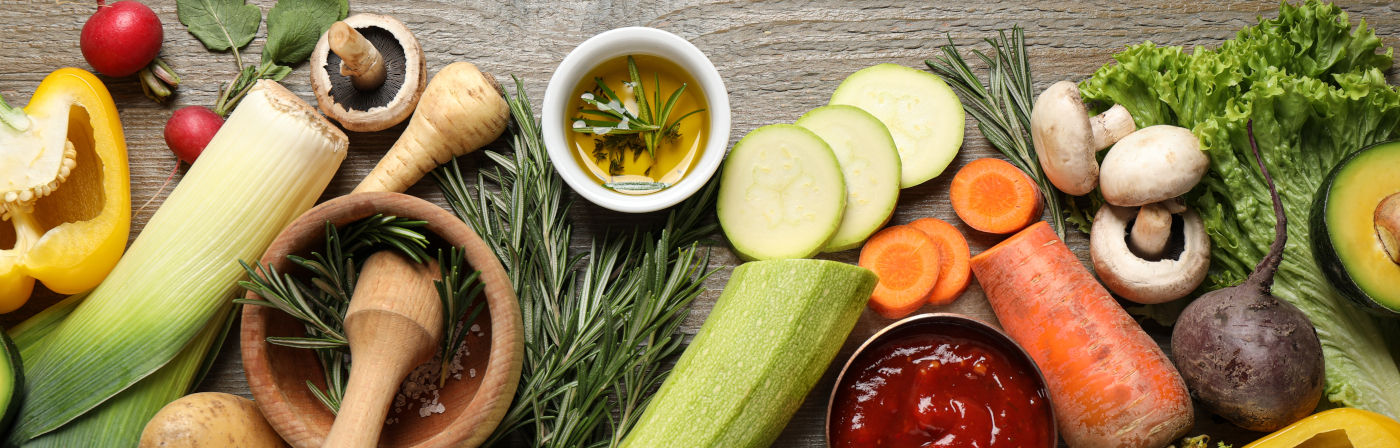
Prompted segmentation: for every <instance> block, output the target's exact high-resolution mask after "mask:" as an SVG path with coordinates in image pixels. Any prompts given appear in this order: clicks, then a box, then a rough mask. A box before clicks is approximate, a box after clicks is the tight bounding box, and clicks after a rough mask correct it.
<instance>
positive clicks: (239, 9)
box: [175, 0, 262, 51]
mask: <svg viewBox="0 0 1400 448" xmlns="http://www.w3.org/2000/svg"><path fill="white" fill-rule="evenodd" d="M243 1H244V0H178V1H177V2H175V11H176V14H177V15H179V17H180V23H183V24H185V26H186V27H189V30H190V34H193V35H194V37H196V38H198V39H199V41H200V42H201V43H203V44H204V47H205V48H208V49H210V50H214V51H226V50H230V49H238V48H243V47H244V46H247V45H248V43H249V42H252V41H253V36H254V35H256V34H257V33H258V24H260V23H262V10H260V9H258V7H257V5H249V4H245V3H243Z"/></svg>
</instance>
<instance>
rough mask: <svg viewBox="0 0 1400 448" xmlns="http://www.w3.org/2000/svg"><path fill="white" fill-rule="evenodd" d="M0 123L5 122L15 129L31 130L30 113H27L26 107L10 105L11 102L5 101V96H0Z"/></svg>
mask: <svg viewBox="0 0 1400 448" xmlns="http://www.w3.org/2000/svg"><path fill="white" fill-rule="evenodd" d="M0 123H5V125H7V126H9V127H10V129H13V130H15V131H19V132H24V131H27V130H29V115H25V113H24V109H20V108H18V107H10V103H6V102H5V97H3V96H0Z"/></svg>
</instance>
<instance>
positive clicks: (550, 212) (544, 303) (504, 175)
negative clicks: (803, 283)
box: [433, 78, 718, 447]
mask: <svg viewBox="0 0 1400 448" xmlns="http://www.w3.org/2000/svg"><path fill="white" fill-rule="evenodd" d="M524 90H525V89H524V86H523V83H522V82H521V81H520V80H519V79H518V78H517V79H516V92H517V93H516V95H515V96H514V97H508V98H507V101H508V102H509V104H510V108H511V114H512V116H513V117H514V119H515V120H514V121H515V136H514V139H513V141H512V145H511V146H512V149H513V150H514V151H513V152H512V153H510V154H501V153H496V152H491V151H487V152H486V153H485V154H486V156H487V157H488V158H490V159H492V160H493V161H495V162H496V165H497V166H496V167H495V168H494V169H482V170H480V171H479V172H478V173H477V176H476V182H475V187H469V183H468V182H467V179H466V177H465V176H464V174H463V173H462V170H461V168H460V166H458V164H457V163H455V162H452V163H448V164H447V165H445V166H443V167H441V168H439V169H437V170H435V171H434V172H433V177H434V178H436V179H437V182H438V185H439V186H441V188H442V190H443V194H444V195H445V196H446V198H447V202H448V204H449V205H451V207H452V209H453V211H454V212H456V213H457V216H459V217H461V218H462V220H463V221H466V222H467V223H468V224H470V225H471V226H472V228H473V229H475V230H476V231H477V233H478V234H480V235H481V237H482V239H483V240H485V241H486V243H487V245H488V246H490V247H491V249H492V250H493V251H494V252H495V254H496V256H497V257H498V258H500V260H501V264H502V265H504V266H505V268H506V274H507V275H508V276H509V277H510V280H511V283H512V285H513V286H514V287H515V291H516V294H517V295H518V296H519V300H520V308H521V312H522V314H523V316H524V323H525V325H524V327H525V330H524V333H525V360H524V365H523V368H522V371H521V383H520V386H519V388H517V389H516V394H515V400H514V401H513V402H512V403H511V406H510V409H509V410H508V411H507V412H506V415H505V418H504V420H502V422H501V424H500V426H497V428H496V431H495V432H494V433H493V434H492V435H491V437H490V438H488V439H487V442H486V444H485V445H484V446H493V445H498V444H501V443H502V441H503V440H505V439H506V438H507V437H508V436H510V435H512V434H518V435H520V436H522V437H524V438H525V439H526V440H527V441H528V442H529V443H530V446H535V447H608V446H616V445H617V444H618V443H619V442H620V441H621V440H622V438H623V437H625V436H626V434H627V432H628V431H629V430H630V429H631V428H632V426H633V425H634V424H635V423H636V421H637V419H638V418H640V416H641V414H642V410H643V409H644V408H645V407H646V404H647V402H648V400H649V399H650V395H651V391H652V390H653V389H654V388H655V387H656V386H657V385H659V384H660V383H661V381H662V380H663V379H664V378H665V376H666V374H667V373H668V372H669V369H668V368H667V367H666V363H665V361H666V360H667V359H668V358H670V357H671V356H674V355H677V354H679V353H680V350H681V348H682V345H681V343H682V336H681V335H680V334H679V333H678V332H677V330H678V328H679V326H680V324H681V322H682V321H684V320H685V317H686V315H687V314H688V307H689V304H690V302H691V301H692V300H694V299H695V297H697V296H699V294H700V293H701V292H702V291H703V288H702V287H701V283H702V282H704V280H705V279H706V278H708V276H709V275H710V274H711V272H712V271H711V270H709V269H708V265H709V257H708V255H701V251H700V250H699V249H698V248H697V247H696V246H695V244H694V242H695V241H696V240H698V239H699V238H700V237H702V236H704V235H708V234H710V233H712V232H713V231H714V230H715V226H714V225H713V224H705V223H702V219H703V218H704V217H705V216H706V215H708V214H709V213H712V210H713V205H714V200H715V194H716V191H717V185H718V183H717V182H715V181H712V182H710V184H709V185H707V186H706V187H705V188H704V189H703V190H702V191H701V192H700V193H697V194H696V195H695V196H692V197H691V198H690V199H688V200H686V202H684V203H682V204H681V205H680V206H678V207H677V208H676V209H674V210H672V211H671V214H670V216H669V218H668V220H667V222H666V226H665V227H664V228H662V229H661V230H660V232H659V233H651V232H643V231H634V232H629V233H624V234H622V235H615V236H613V237H609V238H597V239H594V241H593V242H592V244H590V246H589V249H588V251H587V253H585V254H570V253H569V242H570V239H571V237H572V227H571V226H570V224H569V221H568V219H567V213H568V209H569V203H568V202H567V201H566V200H565V195H566V194H567V191H566V190H565V187H564V183H563V180H562V179H561V178H560V177H559V174H558V173H557V172H556V171H555V170H554V167H553V165H552V163H551V162H550V160H549V156H548V155H547V154H546V153H545V149H544V144H543V141H542V137H541V134H540V131H539V124H538V122H537V121H535V117H534V114H533V112H532V111H531V110H530V101H529V99H528V98H527V97H526V96H525V93H524ZM489 184H494V185H495V186H496V187H499V188H486V187H484V186H486V185H489Z"/></svg>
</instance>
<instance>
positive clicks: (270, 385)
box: [240, 193, 525, 448]
mask: <svg viewBox="0 0 1400 448" xmlns="http://www.w3.org/2000/svg"><path fill="white" fill-rule="evenodd" d="M376 214H383V215H385V216H398V217H402V218H410V219H416V220H424V221H427V222H428V225H427V226H426V227H425V228H426V229H427V230H428V231H429V232H430V233H431V234H429V239H430V240H434V241H436V242H445V243H448V244H451V245H453V246H458V247H464V248H466V253H467V263H468V264H470V265H471V267H472V268H474V269H477V270H480V271H481V277H480V279H481V281H482V282H483V283H484V284H485V286H484V288H483V291H484V292H483V295H482V296H481V297H484V298H485V300H486V303H487V310H486V311H484V312H482V313H481V316H480V317H479V318H478V319H477V322H476V324H478V325H480V331H481V332H484V333H486V334H485V335H484V336H481V337H478V336H477V335H476V334H475V332H473V333H472V334H470V335H468V336H467V337H466V345H467V350H468V351H469V353H470V355H468V356H464V357H463V360H462V366H463V370H462V372H461V374H462V378H461V379H460V380H458V379H451V378H449V379H448V380H447V386H446V387H444V388H443V389H442V390H440V391H439V393H440V398H439V400H438V401H439V403H442V404H443V405H444V407H446V410H445V411H444V412H443V413H441V414H431V415H429V416H428V417H422V418H420V417H419V416H418V410H419V407H418V405H421V403H416V404H414V406H413V408H412V410H409V409H408V406H404V409H403V410H402V412H395V411H394V409H393V408H390V409H389V418H390V419H393V418H398V419H399V421H398V422H396V423H394V424H392V425H387V426H385V427H384V432H383V433H382V434H381V435H380V438H379V446H381V447H449V446H452V447H455V446H462V447H476V446H479V445H480V444H481V443H482V442H484V441H485V440H486V438H487V437H489V436H490V435H491V432H492V431H494V430H495V429H496V426H497V425H499V424H500V422H501V419H502V418H504V417H505V414H506V411H507V409H508V408H509V407H510V403H511V400H512V399H513V398H514V396H515V388H516V386H517V385H518V384H519V382H520V366H521V362H522V359H523V356H524V350H525V345H524V335H523V333H522V331H523V328H524V327H523V326H522V325H523V324H522V322H521V317H520V304H519V302H518V301H517V299H516V296H515V291H514V290H513V289H512V288H511V284H510V279H509V278H508V277H506V272H505V269H504V268H502V267H501V263H500V261H499V260H497V259H496V256H495V255H494V254H493V253H492V252H491V250H490V248H488V247H487V246H486V243H485V242H483V241H482V240H481V237H479V236H477V234H476V232H475V231H473V230H472V229H471V228H470V227H468V226H467V225H466V224H465V223H463V222H462V221H461V220H460V219H458V218H457V217H456V216H454V215H453V214H451V213H448V212H447V211H446V210H443V209H442V208H441V207H438V206H436V205H433V204H431V203H429V202H427V201H424V200H422V199H419V198H416V197H413V196H408V195H404V194H399V193H359V194H352V195H349V196H342V197H339V198H335V199H332V200H330V201H326V202H325V203H323V204H321V205H318V206H316V207H315V208H312V209H311V210H309V211H307V212H306V213H304V214H302V215H301V217H299V218H297V220H296V221H295V222H292V224H291V225H290V226H287V228H286V229H284V230H283V231H282V233H281V234H279V235H278V236H277V239H276V240H274V241H273V242H272V245H271V246H270V247H269V248H268V249H267V252H266V253H264V254H263V257H262V260H260V261H261V262H262V263H270V264H272V266H273V267H274V268H276V269H277V271H278V272H281V273H291V274H292V275H299V274H306V272H305V270H304V269H303V268H301V267H300V266H297V265H295V264H294V263H292V262H291V261H290V260H288V259H287V255H288V254H297V255H301V256H310V253H311V252H313V251H314V252H322V253H324V251H325V242H326V235H325V222H326V221H330V222H331V223H333V224H335V225H336V226H337V227H341V228H343V226H344V225H346V224H349V223H351V222H354V221H357V220H360V219H363V218H368V217H370V216H374V215H376ZM432 234H435V235H432ZM430 253H433V254H435V253H436V252H435V251H430ZM247 297H248V298H249V299H258V298H259V297H257V296H256V295H254V294H253V293H251V292H250V293H248V295H247ZM472 324H473V323H470V322H469V323H465V324H464V325H465V327H466V329H468V330H469V329H470V328H471V325H472ZM268 336H298V337H299V336H305V327H304V326H303V325H302V323H301V322H300V321H298V320H296V319H295V318H293V317H291V316H290V315H288V314H287V313H284V312H282V311H281V310H278V309H275V308H268V307H262V306H244V307H243V328H242V334H241V336H240V337H241V340H242V347H243V370H244V372H245V374H246V375H247V376H248V387H249V388H250V389H252V391H253V398H254V399H255V400H256V402H257V404H258V408H259V409H261V410H262V413H263V415H264V416H265V417H267V421H268V423H271V424H272V427H273V428H276V429H277V432H278V433H280V434H281V435H282V438H284V439H286V440H287V442H288V443H290V444H291V445H292V446H295V447H299V448H318V447H320V446H321V444H322V443H323V442H324V441H325V439H326V435H327V434H328V433H329V432H330V429H331V423H332V422H333V421H334V419H335V416H334V415H333V414H331V412H330V411H329V410H327V409H326V408H325V406H323V405H322V404H321V402H320V401H319V400H317V399H316V397H315V396H314V395H312V393H311V391H310V390H309V389H308V388H307V386H306V381H307V380H310V381H311V382H312V383H313V384H315V385H316V386H317V387H320V388H322V389H323V390H324V387H325V379H324V378H325V377H324V375H323V373H322V370H321V364H320V362H318V361H317V358H316V355H315V353H313V352H312V351H311V350H307V349H297V348H290V347H283V346H279V345H272V344H268V343H267V342H266V341H265V338H267V337H268ZM468 369H475V371H476V375H475V376H471V375H470V374H469V370H468ZM427 398H428V399H429V400H430V401H431V399H432V396H431V393H429V394H427ZM414 401H416V400H414Z"/></svg>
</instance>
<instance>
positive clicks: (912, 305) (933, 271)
mask: <svg viewBox="0 0 1400 448" xmlns="http://www.w3.org/2000/svg"><path fill="white" fill-rule="evenodd" d="M938 264H939V260H938V243H936V242H934V241H933V238H930V237H929V236H928V235H927V234H925V233H924V232H922V231H920V230H919V229H915V228H913V227H909V226H894V227H890V228H887V229H885V230H881V231H880V233H876V234H875V236H872V237H870V240H869V241H866V242H865V247H864V248H862V249H861V250H860V267H863V268H866V269H869V270H871V271H874V272H875V275H877V276H879V277H880V283H878V284H876V285H875V292H873V293H871V294H870V309H873V310H875V312H877V313H880V315H881V316H885V317H887V318H890V319H898V318H901V317H904V316H908V315H909V313H912V312H914V310H917V309H919V307H920V306H922V305H923V304H924V299H925V298H926V297H928V294H929V292H930V291H933V285H934V283H936V282H937V281H938Z"/></svg>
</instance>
